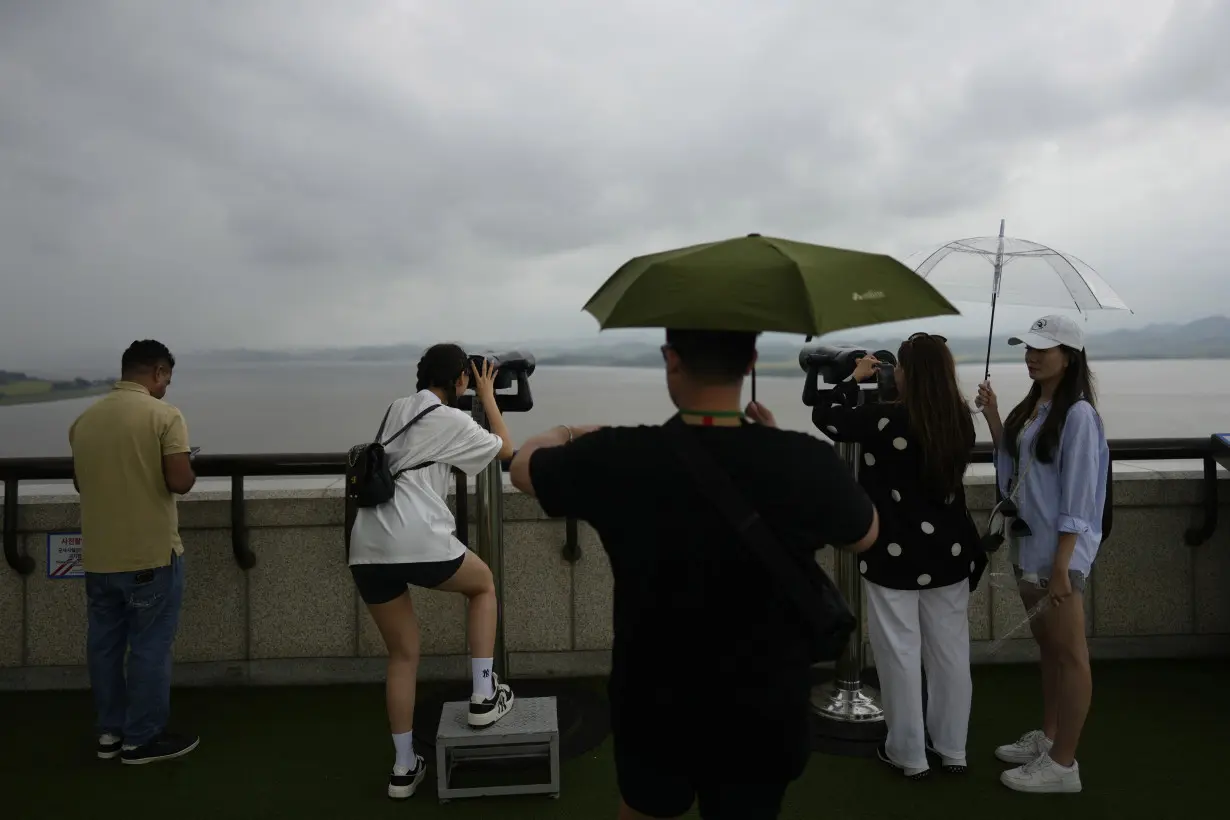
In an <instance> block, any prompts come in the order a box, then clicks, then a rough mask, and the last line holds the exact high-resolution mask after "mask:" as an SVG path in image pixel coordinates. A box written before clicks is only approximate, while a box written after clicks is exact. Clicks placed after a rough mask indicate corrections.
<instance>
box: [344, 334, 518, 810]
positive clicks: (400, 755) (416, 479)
mask: <svg viewBox="0 0 1230 820" xmlns="http://www.w3.org/2000/svg"><path fill="white" fill-rule="evenodd" d="M471 375H472V376H473V384H474V392H475V393H476V394H477V398H478V400H479V401H481V402H482V403H483V408H484V410H486V412H487V418H488V419H489V420H490V424H491V432H487V431H486V430H484V429H483V428H482V427H480V426H479V425H478V423H477V422H475V421H474V419H473V418H471V417H470V415H469V414H467V413H464V412H462V411H461V410H458V409H457V407H456V404H457V397H458V396H460V395H461V394H462V393H464V392H465V391H466V389H467V388H468V387H469V386H470V383H471ZM495 375H496V371H495V368H493V367H492V366H491V363H490V362H485V363H484V364H483V367H482V369H481V370H479V369H478V368H477V367H476V366H475V365H474V364H473V363H471V360H470V358H469V357H468V356H467V355H466V353H465V351H464V350H462V349H461V348H460V347H458V346H457V345H452V344H439V345H435V346H433V347H431V348H429V349H428V350H427V352H426V353H425V354H424V355H423V358H422V359H421V360H420V361H419V366H418V382H417V384H416V390H417V391H418V392H416V393H415V394H414V395H412V396H407V397H405V398H400V399H397V400H396V401H395V402H393V404H392V406H391V407H390V408H389V412H388V416H387V418H386V425H387V427H388V429H390V430H397V431H399V432H398V433H396V434H394V437H393V438H392V439H391V440H389V441H388V442H387V443H386V445H385V453H386V457H387V460H388V467H389V470H390V472H391V473H392V474H393V475H394V477H395V479H394V487H395V490H394V494H393V497H392V498H391V499H389V500H388V501H387V502H385V503H382V504H379V505H378V506H373V507H365V508H360V509H359V510H358V513H357V516H356V518H355V522H354V526H353V527H352V528H351V537H350V572H351V575H352V576H353V577H354V582H355V586H356V587H358V590H359V596H360V597H361V598H362V599H363V603H365V604H366V605H367V609H368V611H369V612H370V613H371V615H372V619H373V620H374V621H375V622H376V626H377V627H378V628H379V630H380V636H381V638H383V639H384V644H385V647H386V648H387V649H388V652H389V665H388V679H387V681H386V684H385V688H386V699H387V706H388V713H389V725H390V729H391V730H392V734H393V748H394V750H395V751H396V759H395V761H394V764H393V773H392V774H391V775H390V777H389V788H388V794H389V797H392V798H396V799H403V798H407V797H410V796H411V795H412V794H414V790H415V789H416V788H417V787H418V785H419V783H420V782H422V780H423V776H424V775H425V774H426V772H427V767H426V765H425V762H424V760H423V757H422V756H421V755H417V754H415V752H414V743H413V726H414V700H415V687H416V684H417V678H418V662H419V624H418V618H417V617H416V616H415V613H414V604H413V602H412V601H411V599H410V593H409V591H408V589H409V587H410V586H411V585H413V586H417V587H424V588H426V589H438V590H443V591H445V592H455V593H458V594H460V595H464V596H465V597H466V598H467V599H468V603H469V606H468V607H467V613H466V618H467V627H466V636H467V638H468V640H469V646H470V653H471V661H470V666H471V672H472V673H473V681H474V689H473V694H472V696H471V697H470V714H469V722H470V725H471V726H490V725H491V724H492V723H494V722H496V721H497V720H499V719H500V718H502V717H503V716H504V715H506V714H507V713H508V711H509V710H510V709H512V705H513V694H512V690H511V689H510V688H509V687H508V684H505V683H501V682H500V681H499V679H498V677H497V676H496V674H495V672H494V671H493V670H492V662H493V656H494V654H495V632H496V619H497V617H498V608H499V604H498V602H497V601H496V597H495V584H494V583H493V581H492V577H491V569H490V568H489V567H488V566H487V565H486V564H485V563H483V561H482V559H481V558H479V557H478V556H477V555H475V554H474V553H473V552H471V551H469V550H468V549H466V547H465V545H464V544H462V543H461V542H460V541H459V540H458V539H457V536H456V535H454V531H455V530H456V527H457V522H456V521H455V520H454V518H453V514H452V512H451V511H450V510H449V508H448V503H447V501H446V499H447V497H448V485H449V478H450V476H451V472H452V468H454V467H456V468H457V469H459V470H461V471H463V472H464V473H466V474H467V475H471V476H473V475H477V474H478V473H480V472H482V470H483V469H484V468H486V466H487V465H488V464H490V463H491V460H492V459H494V458H499V459H509V458H512V455H513V449H514V447H513V440H512V436H511V435H509V433H508V427H507V426H506V425H505V423H504V418H503V416H502V415H501V414H500V408H499V405H498V404H497V403H496V396H495ZM407 425H411V426H409V427H408V429H407ZM381 429H382V430H383V429H384V427H383V426H382V428H381Z"/></svg>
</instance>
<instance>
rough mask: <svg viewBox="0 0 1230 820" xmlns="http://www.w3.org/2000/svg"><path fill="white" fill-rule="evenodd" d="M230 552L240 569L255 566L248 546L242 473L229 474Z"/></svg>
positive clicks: (253, 554) (254, 559)
mask: <svg viewBox="0 0 1230 820" xmlns="http://www.w3.org/2000/svg"><path fill="white" fill-rule="evenodd" d="M231 552H232V553H233V554H234V556H235V563H237V564H239V567H240V568H241V569H252V567H254V566H256V554H255V553H253V552H252V550H251V549H250V548H249V547H248V516H247V504H246V503H245V502H244V497H243V474H242V473H234V474H232V475H231Z"/></svg>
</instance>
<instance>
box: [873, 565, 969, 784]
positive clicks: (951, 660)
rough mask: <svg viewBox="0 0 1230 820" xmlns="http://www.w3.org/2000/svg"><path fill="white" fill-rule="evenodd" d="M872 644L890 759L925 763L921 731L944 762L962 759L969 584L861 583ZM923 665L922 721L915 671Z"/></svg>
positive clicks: (918, 766)
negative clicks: (906, 585)
mask: <svg viewBox="0 0 1230 820" xmlns="http://www.w3.org/2000/svg"><path fill="white" fill-rule="evenodd" d="M863 584H864V587H863V588H864V590H865V593H866V596H867V620H868V624H867V625H868V628H869V630H868V631H869V632H870V638H871V649H872V651H873V652H874V653H875V665H876V671H877V672H878V673H879V676H880V694H881V698H882V702H883V705H884V719H885V723H887V725H888V743H887V747H886V748H887V751H888V756H889V758H890V759H891V760H892V761H893V762H894V763H896V764H897V765H899V766H903V767H905V768H906V769H907V770H910V771H911V773H912V772H913V771H915V770H922V769H926V768H928V764H927V753H926V734H925V733H926V732H928V731H929V732H930V733H931V743H932V745H933V747H934V749H935V751H936V752H938V753H939V755H940V756H941V757H942V758H943V759H944V763H946V764H959V765H965V740H966V734H967V733H968V731H969V712H970V705H971V703H972V701H973V697H974V683H973V680H972V679H971V677H970V664H969V582H968V581H961V582H960V583H957V584H953V585H952V586H948V587H941V588H939V589H923V590H905V589H889V588H887V587H882V586H877V585H876V584H873V583H871V582H870V581H864V582H863ZM924 666H925V667H926V670H927V717H926V726H925V728H924V724H923V702H922V670H923V667H924Z"/></svg>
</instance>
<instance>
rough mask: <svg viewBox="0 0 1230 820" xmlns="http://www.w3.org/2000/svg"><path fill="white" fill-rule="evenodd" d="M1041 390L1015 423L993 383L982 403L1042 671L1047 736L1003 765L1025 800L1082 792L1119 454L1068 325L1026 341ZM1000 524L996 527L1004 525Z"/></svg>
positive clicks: (1017, 341) (1039, 734)
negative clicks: (1098, 582) (1092, 592)
mask: <svg viewBox="0 0 1230 820" xmlns="http://www.w3.org/2000/svg"><path fill="white" fill-rule="evenodd" d="M1008 343H1009V344H1012V345H1021V344H1023V345H1025V365H1026V367H1027V368H1028V369H1029V378H1030V379H1032V380H1033V386H1032V387H1031V388H1030V390H1029V394H1028V395H1027V396H1026V397H1025V398H1024V399H1023V400H1022V401H1021V403H1020V404H1018V405H1017V406H1016V407H1015V408H1014V409H1013V410H1012V412H1011V413H1009V414H1008V420H1007V422H1002V421H1001V420H1000V416H999V404H998V401H997V399H996V396H995V391H993V390H992V389H991V385H990V383H989V382H986V383H983V385H982V386H981V387H980V388H979V391H978V403H979V405H981V407H982V413H983V416H984V417H985V418H986V420H987V425H988V426H989V427H990V428H991V439H992V441H993V442H994V443H995V472H996V475H997V477H998V481H999V489H1000V492H1001V493H1002V494H1003V495H1004V498H1005V501H1004V502H1002V503H1001V504H1000V505H999V507H998V508H997V512H998V513H1000V514H1001V517H1002V518H1004V519H1011V525H1010V526H1009V527H1008V537H1009V555H1010V558H1011V560H1012V564H1013V569H1014V571H1015V573H1016V576H1017V579H1018V584H1019V589H1020V595H1021V601H1022V602H1023V603H1024V605H1025V609H1026V610H1028V611H1030V612H1033V611H1034V610H1035V608H1036V607H1039V606H1040V605H1041V606H1043V607H1045V608H1044V609H1043V610H1042V611H1041V613H1040V614H1039V615H1037V616H1036V617H1034V618H1032V619H1031V620H1030V627H1031V629H1032V630H1033V634H1034V639H1035V640H1036V641H1037V642H1038V648H1039V650H1040V652H1041V659H1042V703H1043V707H1042V729H1041V730H1034V731H1031V732H1028V733H1026V734H1025V735H1024V736H1022V737H1021V739H1020V740H1018V741H1016V742H1015V743H1009V744H1007V745H1004V746H1000V747H999V748H998V749H996V750H995V755H996V757H998V758H999V759H1000V760H1002V761H1004V762H1005V763H1017V764H1022V765H1019V766H1018V767H1017V768H1015V769H1010V770H1008V771H1006V772H1004V773H1003V774H1002V775H1001V776H1000V779H1001V780H1002V782H1003V783H1004V785H1006V786H1008V787H1009V788H1011V789H1015V790H1017V791H1025V792H1069V793H1070V792H1079V791H1080V790H1081V780H1080V768H1079V766H1078V765H1077V763H1076V744H1077V741H1078V740H1079V739H1080V733H1081V729H1082V728H1083V726H1084V723H1085V717H1086V715H1087V714H1088V713H1089V702H1090V700H1091V698H1092V691H1093V681H1092V675H1091V672H1090V669H1089V647H1088V645H1087V644H1086V641H1085V607H1084V600H1083V595H1084V591H1085V582H1086V580H1087V579H1088V577H1089V572H1090V570H1091V569H1092V568H1093V561H1094V559H1095V558H1096V557H1097V553H1098V548H1099V546H1100V545H1101V543H1102V537H1103V529H1104V527H1103V515H1104V513H1105V507H1106V492H1107V486H1108V484H1109V481H1108V476H1109V467H1110V448H1109V447H1108V446H1107V443H1106V435H1105V433H1104V431H1103V429H1102V421H1101V418H1100V417H1099V416H1098V412H1097V410H1096V409H1094V404H1093V403H1094V392H1093V375H1092V373H1090V371H1089V361H1088V359H1087V357H1086V356H1085V336H1084V332H1083V331H1082V329H1081V326H1080V325H1079V324H1077V323H1076V322H1075V321H1073V320H1072V319H1069V318H1068V317H1066V316H1045V317H1043V318H1041V319H1038V320H1037V321H1036V322H1034V323H1033V325H1032V326H1031V327H1030V329H1029V332H1028V333H1025V334H1023V336H1022V337H1019V338H1012V339H1009V340H1008ZM995 517H996V516H995V514H993V515H992V519H993V520H994V518H995Z"/></svg>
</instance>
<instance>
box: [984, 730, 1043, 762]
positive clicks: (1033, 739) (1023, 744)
mask: <svg viewBox="0 0 1230 820" xmlns="http://www.w3.org/2000/svg"><path fill="white" fill-rule="evenodd" d="M1053 745H1054V741H1052V740H1051V739H1050V738H1048V737H1047V736H1046V735H1045V734H1044V733H1043V732H1042V731H1041V730H1039V729H1035V730H1033V731H1032V732H1026V733H1025V734H1023V735H1021V739H1020V740H1018V741H1017V742H1016V743H1008V744H1006V745H1003V746H1000V747H999V748H998V749H996V750H995V756H996V757H998V758H999V759H1000V760H1002V761H1004V762H1005V763H1017V764H1022V763H1031V762H1033V761H1035V760H1037V759H1038V758H1039V757H1041V756H1042V755H1044V754H1046V753H1047V752H1049V751H1050V750H1051V746H1053Z"/></svg>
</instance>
